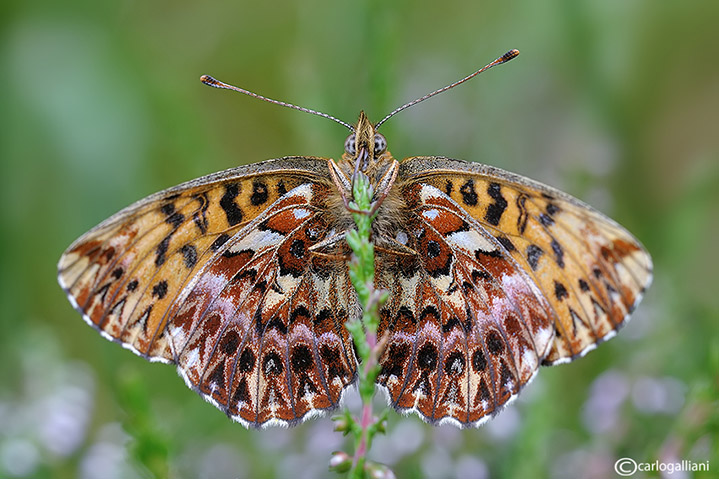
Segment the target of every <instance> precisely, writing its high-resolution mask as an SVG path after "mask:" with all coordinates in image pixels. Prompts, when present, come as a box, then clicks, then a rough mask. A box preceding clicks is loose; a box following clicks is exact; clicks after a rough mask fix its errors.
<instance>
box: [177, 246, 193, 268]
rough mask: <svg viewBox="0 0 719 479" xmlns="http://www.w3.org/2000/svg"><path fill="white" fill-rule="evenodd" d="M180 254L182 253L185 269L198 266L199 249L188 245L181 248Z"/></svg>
mask: <svg viewBox="0 0 719 479" xmlns="http://www.w3.org/2000/svg"><path fill="white" fill-rule="evenodd" d="M180 253H182V256H183V259H184V261H185V267H186V268H187V269H192V268H194V266H195V264H197V248H195V247H194V246H193V245H191V244H186V245H184V246H183V247H182V248H180Z"/></svg>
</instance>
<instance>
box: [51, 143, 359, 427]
mask: <svg viewBox="0 0 719 479" xmlns="http://www.w3.org/2000/svg"><path fill="white" fill-rule="evenodd" d="M326 161H327V160H324V159H318V158H303V157H299V158H283V159H280V160H271V161H267V162H263V163H259V164H255V165H250V166H247V167H240V168H235V169H232V170H227V171H225V172H221V173H218V174H214V175H210V176H208V177H205V178H201V179H198V180H194V181H192V182H189V183H186V184H183V185H180V186H178V187H175V188H172V189H170V190H166V191H164V192H161V193H158V194H155V195H152V196H151V197H148V198H146V199H144V200H141V201H139V202H138V203H136V204H134V205H132V206H130V207H128V208H126V209H125V210H123V211H121V212H120V213H118V214H117V215H115V216H113V217H111V218H110V219H108V220H107V221H105V222H103V223H102V224H100V225H99V226H98V227H96V228H94V229H93V230H91V231H89V232H88V233H86V234H85V235H83V236H82V237H81V238H79V239H78V240H77V241H75V242H74V243H73V244H72V245H71V246H70V247H69V248H68V249H67V251H66V252H65V253H64V254H63V256H62V257H61V259H60V262H59V265H58V269H59V273H58V276H59V281H60V284H61V285H62V286H63V289H65V291H66V293H67V294H68V297H69V298H70V301H71V302H72V303H73V305H74V306H75V307H76V309H78V310H79V311H80V312H81V313H82V314H83V317H84V318H85V320H86V321H87V322H88V323H89V324H91V325H92V326H93V327H95V328H97V329H98V330H99V331H100V332H101V333H102V334H103V335H104V336H105V337H107V338H108V339H111V340H114V341H117V342H119V343H121V344H122V345H123V346H124V347H126V348H129V349H131V350H133V351H134V352H136V353H137V354H140V355H141V356H143V357H146V358H148V359H150V360H155V361H163V362H170V363H176V364H178V369H179V370H180V372H181V374H182V376H183V377H184V378H185V380H186V381H187V382H188V385H190V386H191V387H193V388H194V389H196V390H198V392H200V394H202V395H203V396H205V397H206V398H207V399H209V400H211V401H212V402H213V403H215V404H216V405H217V406H218V407H220V408H221V409H223V410H225V411H226V412H227V413H228V414H229V415H232V416H233V417H234V418H236V419H238V420H240V421H242V422H244V423H245V424H249V425H262V424H265V423H268V422H270V421H273V420H274V421H279V422H280V423H282V422H284V423H288V422H290V423H291V422H293V421H296V420H298V419H300V418H302V417H304V416H306V415H307V414H310V413H312V412H313V411H321V410H324V409H329V408H332V407H334V406H335V405H336V404H337V401H338V400H339V397H340V395H341V392H342V390H343V389H344V387H345V386H346V385H347V384H349V383H350V382H351V380H352V378H353V377H354V369H355V366H354V362H353V360H350V359H349V358H350V357H351V356H350V355H349V354H348V353H347V350H348V348H350V346H349V343H348V341H349V338H348V335H347V334H346V332H344V330H343V328H341V327H338V326H337V325H338V324H339V325H341V324H343V321H344V320H343V319H338V318H337V317H336V316H337V314H335V313H334V312H333V313H332V314H328V310H329V308H330V306H329V305H330V304H332V302H334V304H335V305H340V306H341V305H342V304H344V305H345V306H344V308H341V309H342V310H343V311H344V313H345V315H348V314H349V313H350V312H352V313H355V312H356V307H355V306H354V305H355V304H356V299H355V297H354V296H353V295H350V294H348V293H347V294H340V293H337V294H335V296H334V297H332V298H329V297H327V295H326V294H323V293H322V291H318V289H320V290H324V289H325V288H328V287H329V286H330V285H324V284H322V283H321V281H327V280H328V279H327V278H329V277H331V278H332V279H331V282H333V284H332V286H334V287H335V288H336V289H341V290H342V291H343V292H344V293H346V292H347V287H348V284H349V281H348V279H347V275H346V267H345V266H344V265H343V263H342V264H341V265H340V266H338V264H337V263H333V264H331V265H329V266H328V265H324V266H323V265H320V264H317V261H310V258H309V255H308V254H307V248H309V247H311V246H312V244H313V243H315V242H319V241H321V240H322V239H323V238H324V237H325V235H326V234H327V233H328V231H329V230H330V226H331V221H332V218H329V217H327V215H325V214H324V213H325V212H326V206H324V205H322V206H318V204H319V203H322V202H323V201H324V200H325V199H326V197H327V195H328V194H329V193H328V192H329V188H331V186H330V185H329V183H328V180H327V163H326ZM338 267H339V272H337V271H334V270H335V269H336V268H338ZM328 271H333V273H334V274H333V275H331V274H328ZM343 271H344V273H343ZM315 279H316V281H315ZM350 289H351V288H350ZM307 298H313V299H315V300H316V301H314V302H308V301H307ZM318 316H319V317H320V318H319V319H320V320H318ZM290 321H293V325H294V326H293V327H291V328H290V327H289V325H290ZM315 333H317V337H316V338H315V336H314V335H315ZM248 346H249V347H248ZM325 356H326V357H329V358H332V359H333V360H334V361H333V363H332V366H333V369H332V370H328V369H327V368H325V367H324V366H323V364H324V359H323V358H324V357H325ZM321 361H322V362H321ZM288 388H289V389H288Z"/></svg>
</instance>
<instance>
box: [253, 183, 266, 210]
mask: <svg viewBox="0 0 719 479" xmlns="http://www.w3.org/2000/svg"><path fill="white" fill-rule="evenodd" d="M267 197H268V194H267V185H266V184H264V183H263V182H261V181H254V182H252V196H250V203H252V205H253V206H259V205H261V204H263V203H266V202H267Z"/></svg>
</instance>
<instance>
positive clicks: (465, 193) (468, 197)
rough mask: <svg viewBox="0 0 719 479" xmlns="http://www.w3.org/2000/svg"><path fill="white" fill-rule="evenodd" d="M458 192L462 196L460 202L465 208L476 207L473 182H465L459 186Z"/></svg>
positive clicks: (475, 193)
mask: <svg viewBox="0 0 719 479" xmlns="http://www.w3.org/2000/svg"><path fill="white" fill-rule="evenodd" d="M459 192H460V193H461V194H462V201H463V202H464V204H465V205H467V206H477V192H476V191H474V180H467V182H466V183H465V184H463V185H462V186H461V188H460V189H459Z"/></svg>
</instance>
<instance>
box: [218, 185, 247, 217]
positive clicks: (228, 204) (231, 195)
mask: <svg viewBox="0 0 719 479" xmlns="http://www.w3.org/2000/svg"><path fill="white" fill-rule="evenodd" d="M239 193H240V190H239V186H238V185H237V183H229V184H227V185H225V194H224V195H222V198H221V199H220V207H221V208H222V210H223V211H224V212H225V216H226V217H227V224H229V225H230V226H235V225H237V224H239V223H242V217H243V214H242V210H241V209H240V208H239V207H238V206H237V204H235V198H237V195H238V194H239Z"/></svg>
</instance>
